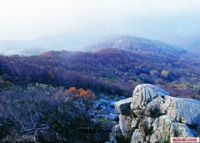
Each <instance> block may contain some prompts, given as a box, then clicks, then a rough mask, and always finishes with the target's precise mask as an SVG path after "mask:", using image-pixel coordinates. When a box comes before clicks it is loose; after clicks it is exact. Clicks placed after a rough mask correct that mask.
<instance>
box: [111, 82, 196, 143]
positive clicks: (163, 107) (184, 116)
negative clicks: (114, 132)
mask: <svg viewBox="0 0 200 143" xmlns="http://www.w3.org/2000/svg"><path fill="white" fill-rule="evenodd" d="M115 109H116V110H117V112H118V113H119V126H120V129H121V131H122V134H123V136H124V137H125V139H126V142H131V143H137V142H138V143H139V142H141V143H143V142H144V143H145V142H151V143H156V142H169V141H170V137H196V136H200V134H199V132H200V101H197V100H193V99H186V98H176V97H171V96H169V93H168V92H167V91H165V90H163V89H161V88H159V87H157V86H155V85H150V84H141V85H138V86H137V87H136V88H135V90H134V91H133V96H132V98H127V99H125V100H122V101H119V102H116V104H115ZM116 141H117V140H116Z"/></svg>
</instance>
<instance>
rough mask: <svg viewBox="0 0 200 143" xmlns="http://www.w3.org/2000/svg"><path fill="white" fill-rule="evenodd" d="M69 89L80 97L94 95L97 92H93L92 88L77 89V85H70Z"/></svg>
mask: <svg viewBox="0 0 200 143" xmlns="http://www.w3.org/2000/svg"><path fill="white" fill-rule="evenodd" d="M67 91H68V92H69V93H71V94H75V95H76V96H79V97H94V96H95V94H94V93H92V92H91V91H90V90H84V89H82V88H81V89H76V87H70V88H69V89H68V90H67Z"/></svg>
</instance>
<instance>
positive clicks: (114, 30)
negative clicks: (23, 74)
mask: <svg viewBox="0 0 200 143" xmlns="http://www.w3.org/2000/svg"><path fill="white" fill-rule="evenodd" d="M199 27H200V0H0V40H29V39H34V38H38V37H44V36H55V35H62V34H68V35H70V34H72V33H73V34H74V33H82V34H84V36H86V37H90V36H91V37H95V36H97V37H101V36H102V37H103V36H105V35H112V34H129V35H135V36H143V37H149V38H152V37H153V38H157V39H164V38H166V37H167V38H168V37H173V36H176V35H191V36H193V35H198V33H199V32H200V28H199Z"/></svg>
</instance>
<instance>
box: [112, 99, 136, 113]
mask: <svg viewBox="0 0 200 143" xmlns="http://www.w3.org/2000/svg"><path fill="white" fill-rule="evenodd" d="M131 101H132V98H131V97H130V98H127V99H123V100H120V101H118V102H116V103H115V104H114V107H115V110H116V111H117V113H119V114H122V115H129V114H130V104H131Z"/></svg>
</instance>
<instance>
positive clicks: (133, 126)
mask: <svg viewBox="0 0 200 143" xmlns="http://www.w3.org/2000/svg"><path fill="white" fill-rule="evenodd" d="M138 122H139V121H138V119H136V118H132V122H131V128H136V127H137V126H138Z"/></svg>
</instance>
